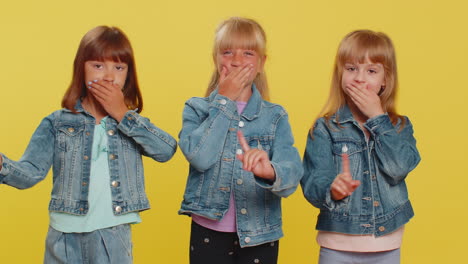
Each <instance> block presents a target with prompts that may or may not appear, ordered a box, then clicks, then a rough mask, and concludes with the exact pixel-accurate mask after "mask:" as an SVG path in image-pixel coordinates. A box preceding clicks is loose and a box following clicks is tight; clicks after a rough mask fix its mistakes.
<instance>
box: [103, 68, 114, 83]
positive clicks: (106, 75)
mask: <svg viewBox="0 0 468 264" xmlns="http://www.w3.org/2000/svg"><path fill="white" fill-rule="evenodd" d="M102 79H103V80H104V81H106V82H110V83H112V82H114V74H112V72H110V71H106V72H105V73H104V76H103V78H102Z"/></svg>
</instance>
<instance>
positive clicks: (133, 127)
mask: <svg viewBox="0 0 468 264" xmlns="http://www.w3.org/2000/svg"><path fill="white" fill-rule="evenodd" d="M117 127H118V129H119V130H120V131H121V132H122V133H123V134H125V135H126V136H128V137H131V138H133V140H135V142H136V143H137V144H138V145H139V146H140V147H141V149H142V150H143V154H144V155H145V156H148V157H151V158H152V159H154V160H156V161H159V162H165V161H168V160H169V159H171V158H172V156H173V155H174V153H175V152H176V150H177V142H176V140H175V139H174V138H173V137H172V136H171V135H169V134H168V133H166V132H164V131H163V130H161V129H160V128H158V127H156V126H155V125H153V124H152V123H151V122H150V120H149V119H148V118H145V117H142V116H141V115H139V114H138V113H137V112H135V111H128V112H127V113H126V114H125V116H124V118H123V119H122V121H121V122H120V123H119V125H118V126H117Z"/></svg>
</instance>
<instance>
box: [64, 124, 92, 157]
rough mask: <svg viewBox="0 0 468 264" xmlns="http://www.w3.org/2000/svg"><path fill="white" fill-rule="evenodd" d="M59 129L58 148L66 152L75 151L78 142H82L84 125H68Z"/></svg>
mask: <svg viewBox="0 0 468 264" xmlns="http://www.w3.org/2000/svg"><path fill="white" fill-rule="evenodd" d="M57 129H58V135H57V142H58V147H59V148H60V149H61V150H63V151H65V152H66V151H69V150H71V149H73V146H75V145H76V144H77V143H78V142H77V141H78V140H80V138H81V137H80V135H81V134H82V133H83V131H84V129H85V127H84V125H77V124H66V125H62V126H60V127H58V128H57Z"/></svg>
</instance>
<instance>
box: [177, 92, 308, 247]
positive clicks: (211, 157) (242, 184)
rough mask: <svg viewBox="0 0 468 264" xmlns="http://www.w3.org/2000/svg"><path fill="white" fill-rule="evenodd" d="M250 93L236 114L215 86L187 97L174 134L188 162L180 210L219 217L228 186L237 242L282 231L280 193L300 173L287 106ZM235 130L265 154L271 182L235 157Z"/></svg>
mask: <svg viewBox="0 0 468 264" xmlns="http://www.w3.org/2000/svg"><path fill="white" fill-rule="evenodd" d="M252 92H253V93H252V96H251V97H250V100H249V102H248V104H247V106H246V107H245V109H244V111H243V112H242V114H241V115H239V114H238V112H237V107H236V102H234V101H232V100H230V99H229V98H227V97H225V96H222V95H220V94H218V92H217V90H215V91H214V92H213V93H211V95H210V96H209V97H206V98H192V99H190V100H188V101H187V102H186V104H185V108H184V112H183V128H182V131H181V132H180V135H179V137H180V140H179V146H180V148H181V150H182V152H183V153H184V155H185V157H186V159H187V160H188V161H189V162H190V170H189V176H188V180H187V186H186V189H185V194H184V200H183V201H182V206H181V209H180V211H179V213H180V214H188V215H190V214H192V213H194V214H197V215H201V216H204V217H207V218H209V219H213V220H220V219H222V218H223V216H224V215H225V213H226V212H227V210H228V207H229V198H230V195H231V191H233V192H234V200H235V205H236V208H235V210H236V221H237V234H238V236H239V241H240V245H241V247H247V246H255V245H259V244H263V243H266V242H270V241H275V240H278V239H279V238H281V237H282V236H283V232H282V220H281V197H286V196H288V195H290V194H292V193H293V192H294V191H295V190H296V188H297V185H298V184H299V180H300V178H301V176H302V166H301V160H300V156H299V154H298V152H297V149H296V148H295V147H294V146H293V144H294V139H293V136H292V133H291V128H290V125H289V122H288V116H287V113H286V111H285V110H284V109H283V108H282V107H281V106H279V105H276V104H272V103H269V102H267V101H264V100H262V97H261V95H260V93H259V92H258V91H257V89H256V88H255V86H253V87H252ZM239 129H241V130H242V132H243V133H244V136H245V138H246V141H247V142H248V144H249V146H250V147H251V148H259V149H262V150H264V151H266V152H267V153H268V156H269V158H270V161H271V163H272V166H273V168H274V170H275V173H276V180H275V181H274V182H268V181H265V180H263V179H261V178H257V177H255V176H254V175H253V174H252V173H251V172H248V171H245V170H243V169H242V163H241V162H240V161H239V160H238V159H237V158H236V151H237V150H240V149H241V146H240V144H239V141H238V139H237V130H239Z"/></svg>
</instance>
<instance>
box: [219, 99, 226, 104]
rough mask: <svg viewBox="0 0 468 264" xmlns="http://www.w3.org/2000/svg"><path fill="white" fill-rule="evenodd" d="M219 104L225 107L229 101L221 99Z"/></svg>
mask: <svg viewBox="0 0 468 264" xmlns="http://www.w3.org/2000/svg"><path fill="white" fill-rule="evenodd" d="M219 103H220V104H222V105H225V104H226V103H227V101H226V100H225V99H221V100H220V101H219Z"/></svg>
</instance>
